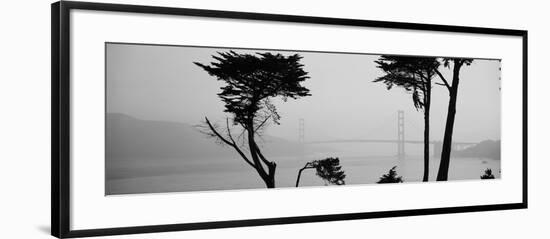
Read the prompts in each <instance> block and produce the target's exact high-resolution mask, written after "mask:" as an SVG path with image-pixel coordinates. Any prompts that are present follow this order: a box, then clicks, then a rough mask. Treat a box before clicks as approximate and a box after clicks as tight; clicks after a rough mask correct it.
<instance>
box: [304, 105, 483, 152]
mask: <svg viewBox="0 0 550 239" xmlns="http://www.w3.org/2000/svg"><path fill="white" fill-rule="evenodd" d="M298 137H299V141H300V142H302V143H304V144H341V143H388V144H396V146H397V148H396V149H397V157H398V158H399V159H403V158H405V155H406V152H405V144H424V140H407V139H405V112H404V111H402V110H399V111H397V139H337V140H315V141H305V122H304V119H299V122H298ZM429 144H431V145H433V154H432V155H433V156H438V155H440V154H441V148H442V145H443V142H442V141H429ZM476 144H477V143H476V142H457V141H453V142H452V146H451V147H452V150H461V149H464V148H466V147H469V146H472V145H476Z"/></svg>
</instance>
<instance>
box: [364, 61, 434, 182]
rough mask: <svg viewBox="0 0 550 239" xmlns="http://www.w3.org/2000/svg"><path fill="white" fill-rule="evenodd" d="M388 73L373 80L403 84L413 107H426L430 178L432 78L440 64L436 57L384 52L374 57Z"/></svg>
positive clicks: (426, 160) (426, 171) (426, 169)
mask: <svg viewBox="0 0 550 239" xmlns="http://www.w3.org/2000/svg"><path fill="white" fill-rule="evenodd" d="M375 63H376V64H377V67H378V68H380V69H381V70H382V71H384V73H385V75H383V76H381V77H379V78H377V79H375V80H374V82H382V83H384V84H386V86H387V88H388V90H390V89H391V88H392V87H393V86H399V87H401V88H404V89H405V91H407V92H409V93H411V95H412V100H413V104H414V107H415V108H416V109H417V110H419V109H421V110H423V111H424V175H423V177H422V181H424V182H426V181H428V177H429V170H430V105H431V94H432V80H433V78H434V76H435V75H436V70H437V68H438V67H439V65H440V63H439V61H438V60H437V59H436V58H434V57H413V56H390V55H383V56H380V58H379V59H378V60H377V61H375Z"/></svg>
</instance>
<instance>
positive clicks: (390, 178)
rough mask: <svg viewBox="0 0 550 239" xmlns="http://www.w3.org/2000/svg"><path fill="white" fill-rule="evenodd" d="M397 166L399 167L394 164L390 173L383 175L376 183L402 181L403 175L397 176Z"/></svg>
mask: <svg viewBox="0 0 550 239" xmlns="http://www.w3.org/2000/svg"><path fill="white" fill-rule="evenodd" d="M395 168H397V166H393V168H391V169H390V171H389V172H388V174H384V175H382V177H380V180H378V182H376V183H402V182H403V177H401V176H399V177H398V176H397V172H396V171H395Z"/></svg>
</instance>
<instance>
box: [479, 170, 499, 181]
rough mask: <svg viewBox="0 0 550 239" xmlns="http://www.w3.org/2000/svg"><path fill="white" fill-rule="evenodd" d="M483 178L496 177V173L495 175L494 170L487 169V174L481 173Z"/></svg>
mask: <svg viewBox="0 0 550 239" xmlns="http://www.w3.org/2000/svg"><path fill="white" fill-rule="evenodd" d="M480 178H481V179H495V175H493V170H491V169H490V168H488V169H485V174H483V175H481V177H480Z"/></svg>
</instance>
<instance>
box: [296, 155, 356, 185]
mask: <svg viewBox="0 0 550 239" xmlns="http://www.w3.org/2000/svg"><path fill="white" fill-rule="evenodd" d="M313 168H314V169H316V175H317V176H319V177H320V178H322V179H323V180H324V181H325V185H328V184H334V185H344V184H346V182H345V181H344V179H345V178H346V174H345V172H344V171H343V170H342V166H340V159H338V158H332V157H330V158H326V159H321V160H314V161H311V162H307V163H306V165H305V166H304V167H303V168H301V169H300V170H299V171H298V177H297V178H296V187H298V185H299V184H300V177H301V176H302V171H304V170H306V169H313Z"/></svg>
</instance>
